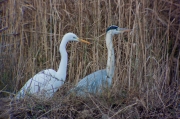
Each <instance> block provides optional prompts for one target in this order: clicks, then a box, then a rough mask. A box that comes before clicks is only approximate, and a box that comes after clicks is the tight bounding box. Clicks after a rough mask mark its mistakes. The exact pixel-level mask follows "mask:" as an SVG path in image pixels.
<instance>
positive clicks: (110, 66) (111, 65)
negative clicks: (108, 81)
mask: <svg viewBox="0 0 180 119" xmlns="http://www.w3.org/2000/svg"><path fill="white" fill-rule="evenodd" d="M112 37H113V36H112V35H111V34H110V33H107V34H106V46H107V49H108V60H107V66H106V71H107V75H108V76H109V77H111V78H112V77H113V76H114V70H115V56H114V48H113V42H112Z"/></svg>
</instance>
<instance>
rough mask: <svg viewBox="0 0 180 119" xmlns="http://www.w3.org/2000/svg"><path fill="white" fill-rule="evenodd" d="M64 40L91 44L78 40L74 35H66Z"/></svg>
mask: <svg viewBox="0 0 180 119" xmlns="http://www.w3.org/2000/svg"><path fill="white" fill-rule="evenodd" d="M63 39H66V40H67V41H78V42H84V43H88V44H90V43H89V42H88V41H85V40H83V39H80V38H78V37H77V36H76V34H74V33H66V34H65V35H64V37H63Z"/></svg>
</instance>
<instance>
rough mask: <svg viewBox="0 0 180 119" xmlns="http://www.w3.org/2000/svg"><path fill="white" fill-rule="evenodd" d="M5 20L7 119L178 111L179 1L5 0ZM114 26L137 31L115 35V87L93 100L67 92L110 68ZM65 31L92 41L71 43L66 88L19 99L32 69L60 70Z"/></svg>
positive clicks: (1, 88) (0, 54)
mask: <svg viewBox="0 0 180 119" xmlns="http://www.w3.org/2000/svg"><path fill="white" fill-rule="evenodd" d="M0 24H1V25H0V69H1V72H0V77H1V80H0V97H2V98H1V101H0V106H1V108H0V115H1V116H0V117H1V118H7V117H10V118H41V119H42V118H79V119H82V118H87V119H88V118H102V119H108V118H111V119H117V118H119V119H122V118H130V119H132V118H138V119H139V118H150V119H151V118H165V119H166V118H179V117H180V105H179V104H180V100H179V97H180V86H179V85H180V84H179V81H180V80H179V71H180V70H179V69H180V68H179V64H180V62H179V61H180V60H179V57H180V36H179V35H180V2H179V1H178V0H147V1H145V0H113V1H112V0H106V1H105V0H86V1H85V0H26V1H23V0H17V1H16V0H2V1H1V2H0ZM110 25H118V26H120V27H124V28H130V29H132V32H131V33H128V34H121V35H117V36H115V37H114V39H113V42H114V49H115V56H116V69H115V76H114V78H113V85H112V88H111V89H109V90H108V91H106V93H103V94H102V95H100V96H96V95H89V98H80V97H75V96H66V92H67V91H68V90H69V89H70V88H71V87H73V86H74V85H75V84H76V83H77V82H78V81H79V80H80V79H81V78H83V77H84V76H86V75H88V74H90V73H92V72H94V71H96V70H99V69H103V68H105V67H106V61H107V49H106V44H105V31H106V28H107V27H108V26H110ZM67 32H73V33H75V34H77V35H78V36H79V37H81V38H84V39H86V40H88V41H89V42H91V45H86V44H82V43H68V45H67V52H68V58H69V61H68V70H67V78H66V82H65V84H64V86H63V87H61V88H60V90H59V91H58V92H57V93H56V94H55V96H54V97H53V98H52V99H50V100H38V99H36V98H34V97H32V98H25V99H24V100H21V101H15V100H13V99H12V98H11V97H12V96H13V94H15V93H16V92H17V91H18V90H19V89H20V88H21V87H22V86H23V85H24V83H25V82H26V81H27V80H28V79H30V78H31V77H32V76H33V75H35V74H36V73H38V72H39V71H41V70H43V69H50V68H52V69H55V70H57V68H58V66H59V63H60V58H61V57H60V54H59V45H60V42H61V38H62V37H63V35H64V34H65V33H67ZM5 104H6V105H5Z"/></svg>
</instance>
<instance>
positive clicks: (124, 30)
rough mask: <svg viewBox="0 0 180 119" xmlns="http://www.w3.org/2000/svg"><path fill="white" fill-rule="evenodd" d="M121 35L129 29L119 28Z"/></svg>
mask: <svg viewBox="0 0 180 119" xmlns="http://www.w3.org/2000/svg"><path fill="white" fill-rule="evenodd" d="M118 30H119V31H120V32H121V33H124V32H130V31H131V29H127V28H119V29H118Z"/></svg>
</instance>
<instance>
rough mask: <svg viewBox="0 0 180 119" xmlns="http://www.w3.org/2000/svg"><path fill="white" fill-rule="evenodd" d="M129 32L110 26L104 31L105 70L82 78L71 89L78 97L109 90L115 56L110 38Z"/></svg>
mask: <svg viewBox="0 0 180 119" xmlns="http://www.w3.org/2000/svg"><path fill="white" fill-rule="evenodd" d="M126 31H130V30H129V29H125V28H119V27H118V26H114V25H113V26H110V27H108V28H107V30H106V46H107V49H108V60H107V66H106V69H103V70H99V71H96V72H94V73H91V74H90V75H88V76H86V77H84V78H83V79H81V80H80V82H79V83H78V84H77V85H76V86H75V88H73V89H71V92H75V93H76V94H77V95H78V96H86V95H87V94H88V93H92V94H100V93H101V92H102V89H104V88H110V87H111V85H112V78H113V76H114V70H115V56H114V48H113V42H112V37H113V36H114V35H115V34H119V33H123V32H126Z"/></svg>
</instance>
